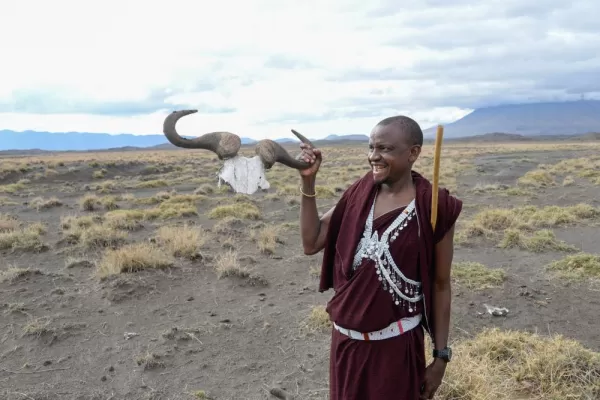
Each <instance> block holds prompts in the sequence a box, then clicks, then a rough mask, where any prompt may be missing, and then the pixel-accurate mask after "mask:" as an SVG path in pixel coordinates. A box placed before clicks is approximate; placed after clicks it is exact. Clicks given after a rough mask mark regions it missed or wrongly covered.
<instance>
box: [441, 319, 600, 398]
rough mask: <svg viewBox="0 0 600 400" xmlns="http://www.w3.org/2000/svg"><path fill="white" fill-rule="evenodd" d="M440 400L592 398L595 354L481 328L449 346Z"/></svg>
mask: <svg viewBox="0 0 600 400" xmlns="http://www.w3.org/2000/svg"><path fill="white" fill-rule="evenodd" d="M453 353H454V358H453V360H452V362H451V363H450V364H448V367H447V370H446V376H445V378H444V383H443V384H442V386H441V387H440V389H439V391H438V394H437V396H436V397H439V398H440V399H443V400H457V399H461V400H483V399H485V400H488V399H489V400H515V399H536V400H547V399H556V400H558V399H597V398H599V397H598V396H600V354H598V353H594V352H592V351H591V350H588V349H585V348H584V347H583V346H582V345H581V344H580V343H579V342H577V341H575V340H570V339H566V338H564V337H562V336H560V335H556V336H552V337H543V336H540V335H537V334H531V333H526V332H515V331H501V330H499V329H497V328H493V329H486V330H484V331H482V332H481V333H479V334H478V335H477V336H476V337H475V338H473V339H472V340H464V341H462V342H460V343H457V344H455V345H454V346H453Z"/></svg>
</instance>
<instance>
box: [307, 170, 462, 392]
mask: <svg viewBox="0 0 600 400" xmlns="http://www.w3.org/2000/svg"><path fill="white" fill-rule="evenodd" d="M412 176H413V181H414V182H415V186H416V192H417V195H416V198H415V200H416V218H412V219H411V220H410V221H408V224H407V225H406V227H405V228H404V229H403V230H401V231H400V234H399V236H398V237H397V238H396V240H395V241H394V242H393V243H392V244H391V245H390V253H391V255H392V257H393V259H394V261H395V263H396V265H397V266H398V268H399V269H400V271H402V273H403V274H404V275H405V276H406V277H407V278H409V279H412V280H415V281H418V282H421V283H422V288H421V290H422V293H423V295H424V299H425V305H427V307H425V305H424V303H423V301H420V302H418V303H416V307H414V308H415V309H414V310H413V311H412V312H409V310H408V307H407V306H406V303H405V306H404V307H402V306H401V305H402V303H400V306H397V305H396V304H395V303H394V300H393V298H392V294H390V293H389V291H386V290H384V288H383V287H382V282H381V281H380V280H379V275H377V273H376V269H375V263H374V261H372V260H369V259H363V260H362V263H361V264H360V266H358V268H356V270H353V268H352V263H353V259H354V253H355V251H356V247H357V245H358V243H359V241H360V239H361V237H362V235H363V231H364V228H365V223H366V220H367V217H368V215H369V212H370V210H371V206H372V204H373V200H374V198H375V195H376V192H377V187H376V185H375V184H374V182H373V178H372V174H371V172H369V173H367V174H366V175H365V176H364V177H363V178H361V179H360V180H359V181H357V182H356V183H355V184H354V185H352V186H351V187H350V188H348V189H347V190H346V192H345V193H344V194H343V195H342V197H341V199H340V201H339V202H338V204H337V205H336V209H335V211H334V213H333V215H332V218H331V222H330V226H329V232H328V235H327V242H326V244H325V249H324V255H323V264H322V268H321V282H320V286H319V291H321V292H324V291H326V290H328V289H330V288H332V289H333V290H334V291H335V294H334V296H333V297H332V298H331V300H330V301H329V303H328V304H327V312H328V313H329V315H330V318H331V320H332V321H334V322H335V323H336V324H337V325H339V326H341V327H344V328H348V329H353V330H356V331H359V332H372V331H376V330H380V329H382V328H385V327H387V326H388V325H389V324H391V323H393V322H395V321H397V320H399V319H401V318H405V317H410V316H413V315H417V314H422V315H423V318H422V322H421V326H417V327H416V328H414V329H412V330H410V331H408V332H406V333H404V334H402V335H400V336H396V337H392V338H389V339H384V340H373V341H368V342H367V341H362V340H355V339H351V338H349V337H347V336H345V335H344V334H342V333H340V332H338V331H337V330H335V329H333V331H332V341H331V350H330V400H370V399H386V400H387V399H389V400H413V399H418V398H419V393H420V388H421V385H422V383H423V377H424V372H425V354H424V331H423V328H424V329H425V330H426V331H428V332H433V316H432V313H431V310H430V308H429V307H430V306H431V304H432V279H433V265H434V252H433V249H434V245H435V243H437V242H439V241H440V240H441V239H442V238H443V236H444V235H445V233H446V232H448V230H449V229H450V228H451V227H452V225H453V224H454V222H455V221H456V219H457V218H458V216H459V214H460V212H461V210H462V202H461V201H460V200H458V199H456V198H454V197H453V196H450V195H449V193H448V191H447V190H445V189H440V191H439V195H438V202H439V207H438V220H437V225H436V229H435V233H434V232H433V230H432V227H431V223H430V222H429V221H430V215H431V185H430V183H429V181H427V179H425V178H424V177H422V176H421V175H420V174H418V173H417V172H414V171H413V173H412ZM403 210H404V207H401V208H398V209H395V210H392V211H390V212H388V213H386V214H384V215H381V216H380V217H378V218H376V219H375V220H374V221H373V231H374V232H375V231H377V232H378V235H379V237H381V235H382V234H383V232H384V231H385V230H386V229H387V228H388V227H389V226H390V224H391V223H392V222H393V221H394V220H395V219H396V217H397V216H398V215H399V214H400V213H401V212H402V211H403Z"/></svg>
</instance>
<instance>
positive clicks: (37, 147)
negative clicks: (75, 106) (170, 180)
mask: <svg viewBox="0 0 600 400" xmlns="http://www.w3.org/2000/svg"><path fill="white" fill-rule="evenodd" d="M186 137H188V138H191V137H190V136H186ZM321 140H329V141H336V142H338V141H341V142H345V141H348V140H351V141H356V140H368V137H367V136H365V135H330V136H328V137H327V138H325V139H321ZM275 141H277V142H279V143H296V142H298V141H297V140H296V139H289V138H282V139H275ZM254 143H257V141H256V140H254V139H250V138H242V144H244V145H252V144H254ZM174 147H175V146H173V145H172V144H171V143H169V142H168V141H167V139H166V138H165V136H164V135H162V134H161V135H132V134H116V135H109V134H107V133H87V132H65V133H55V132H38V131H24V132H15V131H11V130H0V151H4V152H19V151H28V152H30V151H86V150H107V149H122V150H127V149H139V148H152V149H172V148H174Z"/></svg>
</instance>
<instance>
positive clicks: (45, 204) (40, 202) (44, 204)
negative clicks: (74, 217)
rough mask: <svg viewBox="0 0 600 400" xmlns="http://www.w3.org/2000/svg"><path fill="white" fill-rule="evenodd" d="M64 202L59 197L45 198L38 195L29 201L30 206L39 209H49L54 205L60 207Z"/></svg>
mask: <svg viewBox="0 0 600 400" xmlns="http://www.w3.org/2000/svg"><path fill="white" fill-rule="evenodd" d="M62 205H63V203H62V201H60V200H59V199H58V197H51V198H49V199H44V198H43V197H36V198H34V199H33V200H31V202H30V203H29V206H30V207H31V208H33V209H35V210H37V211H42V210H48V209H50V208H54V207H60V206H62Z"/></svg>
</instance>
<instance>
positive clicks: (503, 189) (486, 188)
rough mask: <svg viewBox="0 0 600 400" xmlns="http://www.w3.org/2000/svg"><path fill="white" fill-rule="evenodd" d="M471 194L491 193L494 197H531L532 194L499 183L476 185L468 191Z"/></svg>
mask: <svg viewBox="0 0 600 400" xmlns="http://www.w3.org/2000/svg"><path fill="white" fill-rule="evenodd" d="M469 191H470V192H471V193H476V194H482V193H491V194H493V195H494V196H522V197H524V196H532V195H533V193H532V192H530V191H528V190H524V189H521V188H518V187H511V186H509V185H503V184H499V183H488V184H481V183H478V184H477V185H475V186H474V187H473V188H472V189H470V190H469Z"/></svg>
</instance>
